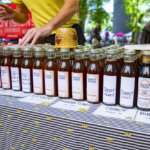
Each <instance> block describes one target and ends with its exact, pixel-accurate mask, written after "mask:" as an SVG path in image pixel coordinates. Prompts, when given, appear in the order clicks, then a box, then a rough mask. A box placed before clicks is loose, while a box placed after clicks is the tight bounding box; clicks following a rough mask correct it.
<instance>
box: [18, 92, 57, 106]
mask: <svg viewBox="0 0 150 150" xmlns="http://www.w3.org/2000/svg"><path fill="white" fill-rule="evenodd" d="M56 99H58V98H57V97H48V96H46V95H35V94H33V95H31V96H28V97H25V98H22V99H19V101H20V102H25V103H32V104H42V103H45V102H49V103H51V102H53V101H54V100H56Z"/></svg>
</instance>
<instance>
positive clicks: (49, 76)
mask: <svg viewBox="0 0 150 150" xmlns="http://www.w3.org/2000/svg"><path fill="white" fill-rule="evenodd" d="M46 53H47V61H46V62H47V63H46V67H45V94H46V95H47V96H57V95H58V87H57V84H58V83H57V71H58V64H57V58H56V51H55V49H54V48H52V47H51V48H49V49H47V52H46Z"/></svg>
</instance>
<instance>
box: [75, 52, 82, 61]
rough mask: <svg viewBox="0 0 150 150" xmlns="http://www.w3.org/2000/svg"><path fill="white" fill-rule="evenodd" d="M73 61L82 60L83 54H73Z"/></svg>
mask: <svg viewBox="0 0 150 150" xmlns="http://www.w3.org/2000/svg"><path fill="white" fill-rule="evenodd" d="M75 59H76V60H82V59H83V53H76V54H75Z"/></svg>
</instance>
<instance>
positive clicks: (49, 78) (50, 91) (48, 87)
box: [45, 70, 55, 96]
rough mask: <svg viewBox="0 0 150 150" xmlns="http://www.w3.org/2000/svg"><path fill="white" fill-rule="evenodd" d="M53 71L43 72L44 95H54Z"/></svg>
mask: <svg viewBox="0 0 150 150" xmlns="http://www.w3.org/2000/svg"><path fill="white" fill-rule="evenodd" d="M54 86H55V85H54V71H48V70H45V92H46V95H49V96H53V95H54Z"/></svg>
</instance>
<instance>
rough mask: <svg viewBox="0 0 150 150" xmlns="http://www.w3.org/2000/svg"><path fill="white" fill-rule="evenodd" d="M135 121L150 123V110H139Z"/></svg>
mask: <svg viewBox="0 0 150 150" xmlns="http://www.w3.org/2000/svg"><path fill="white" fill-rule="evenodd" d="M135 121H136V122H143V123H148V124H150V112H149V111H141V110H138V113H137V115H136V118H135Z"/></svg>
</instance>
